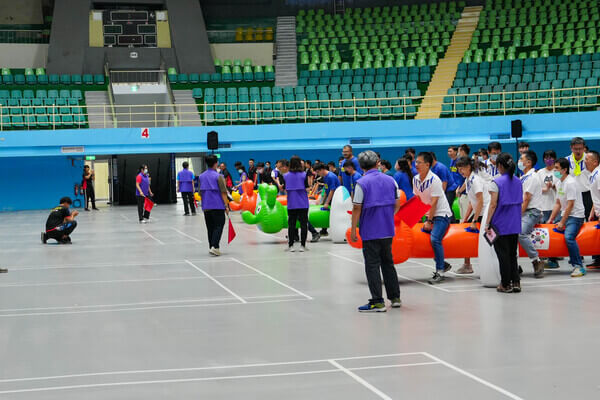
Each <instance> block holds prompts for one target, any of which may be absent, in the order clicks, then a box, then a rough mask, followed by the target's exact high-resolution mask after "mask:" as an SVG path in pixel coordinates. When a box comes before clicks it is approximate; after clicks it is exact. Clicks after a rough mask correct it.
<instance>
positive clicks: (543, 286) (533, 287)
mask: <svg viewBox="0 0 600 400" xmlns="http://www.w3.org/2000/svg"><path fill="white" fill-rule="evenodd" d="M573 279H578V278H573ZM579 279H581V278H579ZM584 279H585V278H584ZM599 284H600V282H598V281H594V282H585V280H584V281H579V282H573V283H556V284H552V283H548V284H543V285H529V284H528V285H522V287H523V288H527V289H537V288H548V287H549V288H553V287H562V286H584V285H599ZM473 286H475V285H473ZM490 289H493V288H477V289H456V290H450V292H452V293H464V292H483V291H486V290H490Z"/></svg>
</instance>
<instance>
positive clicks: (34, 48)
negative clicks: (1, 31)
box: [0, 43, 48, 68]
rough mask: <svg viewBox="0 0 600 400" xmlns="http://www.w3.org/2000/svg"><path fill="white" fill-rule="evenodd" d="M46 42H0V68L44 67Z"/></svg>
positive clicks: (46, 49) (46, 50) (46, 51)
mask: <svg viewBox="0 0 600 400" xmlns="http://www.w3.org/2000/svg"><path fill="white" fill-rule="evenodd" d="M47 59H48V44H46V43H35V44H21V43H0V66H2V68H46V60H47Z"/></svg>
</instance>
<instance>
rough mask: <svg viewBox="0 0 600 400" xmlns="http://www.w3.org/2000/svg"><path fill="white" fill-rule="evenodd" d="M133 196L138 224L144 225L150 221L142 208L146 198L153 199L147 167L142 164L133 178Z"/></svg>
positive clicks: (148, 213)
mask: <svg viewBox="0 0 600 400" xmlns="http://www.w3.org/2000/svg"><path fill="white" fill-rule="evenodd" d="M135 195H136V197H137V206H138V217H139V218H140V223H141V224H145V223H147V222H148V220H149V219H150V212H149V211H146V209H145V208H144V202H145V201H146V197H153V196H154V194H153V193H152V189H150V178H148V166H147V165H145V164H143V165H141V166H140V168H139V173H138V175H137V177H136V178H135Z"/></svg>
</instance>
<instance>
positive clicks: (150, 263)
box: [6, 257, 228, 272]
mask: <svg viewBox="0 0 600 400" xmlns="http://www.w3.org/2000/svg"><path fill="white" fill-rule="evenodd" d="M192 261H199V262H225V261H228V260H226V259H218V258H214V257H212V258H204V259H192ZM173 264H185V260H173V261H144V262H140V261H135V262H130V263H127V262H125V263H121V262H118V263H97V264H87V265H82V264H68V265H64V264H56V265H47V266H45V267H39V266H20V265H8V266H6V268H12V269H14V271H29V270H44V269H65V268H84V269H85V268H105V267H115V268H116V267H119V268H121V267H146V266H153V265H173ZM11 272H12V271H11Z"/></svg>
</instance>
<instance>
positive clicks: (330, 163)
mask: <svg viewBox="0 0 600 400" xmlns="http://www.w3.org/2000/svg"><path fill="white" fill-rule="evenodd" d="M327 165H332V166H334V167H336V168H337V164H336V163H334V162H333V161H329V162H328V163H327Z"/></svg>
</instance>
